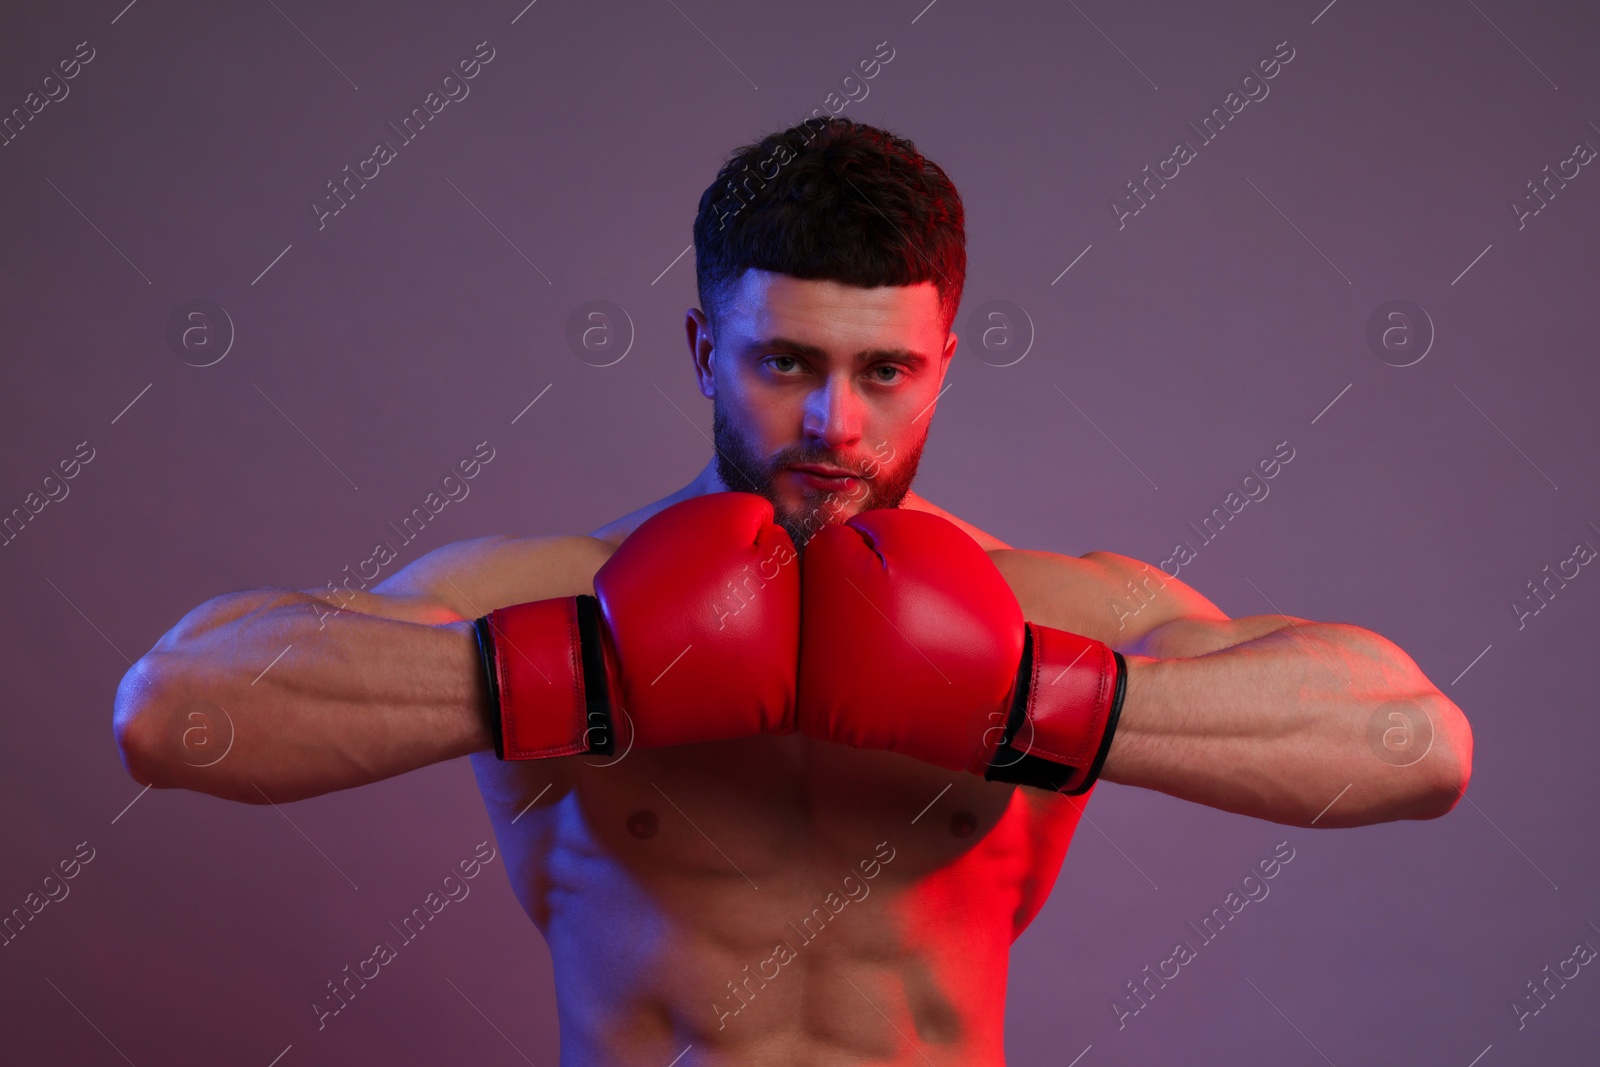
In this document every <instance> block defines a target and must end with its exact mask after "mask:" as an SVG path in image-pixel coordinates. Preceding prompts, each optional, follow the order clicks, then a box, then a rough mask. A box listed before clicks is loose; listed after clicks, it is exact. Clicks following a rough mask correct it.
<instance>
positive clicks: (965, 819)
mask: <svg viewBox="0 0 1600 1067" xmlns="http://www.w3.org/2000/svg"><path fill="white" fill-rule="evenodd" d="M977 828H978V820H977V819H975V818H973V817H972V812H970V811H958V812H956V813H955V814H954V815H952V816H950V833H951V834H952V835H954V836H956V837H971V836H972V831H974V830H976V829H977Z"/></svg>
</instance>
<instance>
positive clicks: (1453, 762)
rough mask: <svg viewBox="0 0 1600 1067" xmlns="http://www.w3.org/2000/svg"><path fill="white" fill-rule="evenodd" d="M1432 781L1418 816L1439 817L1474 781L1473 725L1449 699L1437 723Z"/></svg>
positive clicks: (1445, 813)
mask: <svg viewBox="0 0 1600 1067" xmlns="http://www.w3.org/2000/svg"><path fill="white" fill-rule="evenodd" d="M1435 730H1436V735H1435V739H1434V748H1435V751H1436V753H1437V759H1436V760H1430V761H1428V762H1430V763H1432V764H1433V767H1432V770H1433V774H1432V776H1431V784H1430V787H1429V789H1428V790H1427V792H1426V795H1425V797H1424V798H1423V802H1422V803H1423V813H1422V814H1421V815H1420V816H1419V818H1423V819H1437V818H1439V817H1440V816H1442V815H1448V814H1450V812H1451V811H1453V810H1455V806H1456V805H1457V804H1458V803H1460V801H1461V798H1462V797H1463V796H1465V795H1466V792H1467V785H1468V784H1469V783H1470V782H1471V781H1472V727H1471V726H1470V725H1469V724H1468V723H1467V719H1466V716H1465V715H1463V714H1461V709H1460V708H1457V707H1456V706H1455V705H1454V704H1453V703H1451V702H1450V701H1448V700H1446V701H1445V702H1444V711H1443V714H1441V715H1440V716H1439V722H1438V724H1437V725H1436V727H1435Z"/></svg>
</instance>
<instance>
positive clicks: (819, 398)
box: [805, 374, 865, 451]
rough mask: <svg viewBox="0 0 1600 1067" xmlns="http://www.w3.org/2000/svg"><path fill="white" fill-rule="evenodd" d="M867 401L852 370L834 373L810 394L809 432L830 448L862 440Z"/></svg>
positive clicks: (836, 449)
mask: <svg viewBox="0 0 1600 1067" xmlns="http://www.w3.org/2000/svg"><path fill="white" fill-rule="evenodd" d="M864 408H865V405H864V404H863V402H862V399H861V397H860V396H859V395H857V393H856V390H855V386H854V384H853V382H852V379H851V377H850V376H849V375H848V374H831V375H829V376H828V379H827V381H826V382H824V383H823V385H822V386H820V387H819V388H817V389H815V390H813V391H812V392H811V395H810V396H808V397H807V398H806V417H805V434H806V437H807V439H808V440H810V441H813V442H815V443H816V444H818V445H820V446H821V447H823V448H826V449H828V450H829V451H839V450H841V449H844V448H848V447H849V446H850V445H854V444H856V443H857V442H858V441H860V440H861V429H862V422H863V421H864V415H865V410H864Z"/></svg>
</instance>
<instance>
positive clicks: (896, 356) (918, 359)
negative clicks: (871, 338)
mask: <svg viewBox="0 0 1600 1067" xmlns="http://www.w3.org/2000/svg"><path fill="white" fill-rule="evenodd" d="M744 350H745V352H746V353H747V354H748V353H750V352H756V351H777V352H786V353H789V354H791V355H796V356H806V357H808V358H811V359H826V358H827V355H828V353H827V350H826V349H824V348H822V347H820V346H818V345H812V344H806V343H805V342H804V341H796V340H794V339H793V338H790V337H766V338H762V339H759V340H756V341H752V342H750V343H749V344H747V345H745V346H744ZM880 359H893V360H898V361H900V362H901V363H905V364H908V365H909V366H912V367H915V368H917V369H919V370H920V369H921V368H923V367H926V366H927V365H928V364H929V363H931V362H932V360H930V359H929V358H928V357H927V356H925V355H923V354H922V353H921V352H913V351H912V350H911V349H909V348H868V349H863V350H862V351H860V352H857V353H856V355H855V360H856V362H857V363H858V364H861V363H875V362H877V361H878V360H880Z"/></svg>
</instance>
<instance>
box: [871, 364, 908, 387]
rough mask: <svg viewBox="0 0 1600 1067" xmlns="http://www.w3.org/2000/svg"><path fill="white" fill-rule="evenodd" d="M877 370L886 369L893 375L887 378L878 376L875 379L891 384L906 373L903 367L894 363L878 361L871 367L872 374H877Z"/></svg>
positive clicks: (884, 383)
mask: <svg viewBox="0 0 1600 1067" xmlns="http://www.w3.org/2000/svg"><path fill="white" fill-rule="evenodd" d="M879 371H888V372H889V373H890V374H891V375H894V377H889V378H878V379H877V381H878V382H880V383H881V384H883V385H893V384H894V383H895V382H898V381H899V380H900V379H901V378H903V377H905V373H906V372H905V368H904V367H901V366H899V365H898V364H894V363H880V364H878V365H877V366H876V367H873V368H872V373H873V374H877V373H878V372H879Z"/></svg>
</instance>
